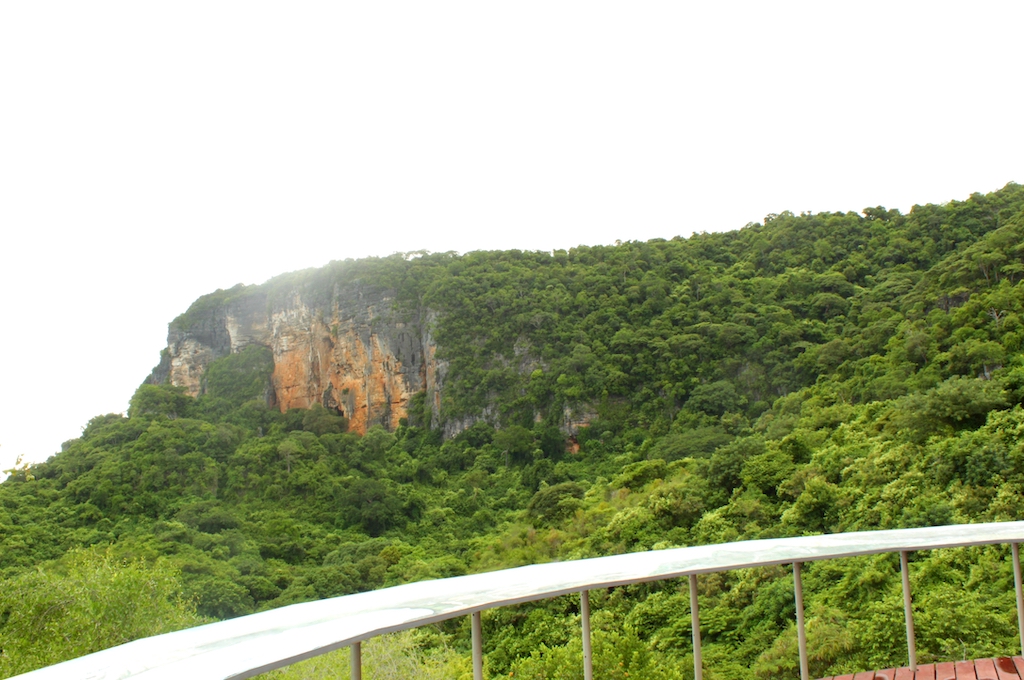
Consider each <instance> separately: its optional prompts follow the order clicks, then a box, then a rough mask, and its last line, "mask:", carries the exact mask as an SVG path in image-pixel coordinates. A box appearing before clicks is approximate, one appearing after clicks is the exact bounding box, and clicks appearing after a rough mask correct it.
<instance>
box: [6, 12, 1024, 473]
mask: <svg viewBox="0 0 1024 680" xmlns="http://www.w3.org/2000/svg"><path fill="white" fill-rule="evenodd" d="M1021 26H1024V3H1022V2H1019V1H1015V2H971V3H966V2H962V3H955V4H954V3H944V2H934V1H932V2H892V1H886V2H864V1H859V2H807V3H794V2H702V3H697V2H682V1H679V0H676V1H673V2H642V1H641V2H618V3H610V2H594V1H589V2H558V1H557V0H545V1H544V2H531V1H525V2H524V1H516V2H505V3H496V2H482V1H479V0H478V1H476V2H444V1H430V2H387V1H380V2H376V1H375V2H358V3H356V2H338V1H333V2H301V1H296V2H277V3H269V2H258V1H255V2H254V1H252V0H247V1H246V2H217V1H216V0H202V1H201V2H193V1H184V2H182V1H176V2H162V3H156V2H143V1H141V0H130V1H124V2H106V1H103V0H91V1H90V2H79V1H76V2H50V1H48V0H5V1H4V2H0V295H2V303H3V304H2V308H0V320H2V321H0V323H2V327H0V361H2V372H0V381H2V382H0V469H2V468H3V467H8V466H9V464H10V463H12V462H13V461H14V459H15V457H16V456H17V455H18V454H24V455H25V457H26V459H29V460H43V459H45V458H46V457H48V456H49V455H51V454H52V453H53V452H55V451H57V450H58V449H59V447H60V443H61V442H62V441H64V440H67V439H70V438H72V437H75V436H77V435H79V434H80V432H81V428H82V426H83V425H84V424H85V423H86V422H87V421H88V420H89V418H91V417H92V416H94V415H98V414H102V413H108V412H120V411H123V410H124V409H125V408H126V407H127V403H128V399H129V398H130V396H131V394H132V393H133V392H134V390H135V388H136V387H137V386H138V384H139V383H140V382H141V381H142V379H143V378H145V376H146V375H147V374H148V373H149V370H150V369H151V368H152V366H153V365H154V364H156V362H157V360H158V358H159V357H158V355H159V351H160V349H161V348H162V347H163V346H164V345H165V339H166V324H167V322H168V321H170V320H171V319H172V318H173V317H174V316H176V315H177V314H179V313H181V312H182V311H184V310H185V309H186V308H187V307H188V306H189V304H190V303H191V302H192V301H193V300H194V299H195V298H196V297H198V296H199V295H201V294H203V293H207V292H210V291H213V290H215V289H217V288H225V287H229V286H232V285H234V284H235V283H239V282H243V283H260V282H262V281H264V280H266V279H268V278H270V277H271V276H273V275H275V274H279V273H282V272H285V271H291V270H295V269H300V268H305V267H310V266H318V265H322V264H325V263H327V262H329V261H330V260H333V259H344V258H346V257H363V256H367V255H387V254H390V253H393V252H395V251H410V250H418V249H427V250H431V251H447V250H456V251H460V252H465V251H469V250H478V249H494V248H520V249H539V250H550V249H552V248H567V247H572V246H574V245H579V244H602V243H612V242H614V241H615V240H616V239H621V240H630V239H641V240H642V239H649V238H654V237H663V238H669V237H672V236H674V235H689V234H690V233H692V232H694V231H722V230H729V229H737V228H740V227H742V226H743V225H744V224H746V223H748V222H751V221H756V220H760V219H762V218H763V217H764V216H765V215H766V214H767V213H771V212H781V211H783V210H792V211H794V212H800V211H803V210H812V211H823V210H855V211H859V210H861V209H863V208H865V207H868V206H875V205H884V206H886V207H890V208H899V209H901V210H904V211H907V210H909V209H910V208H911V206H913V205H914V204H915V203H927V202H945V201H948V200H951V199H964V198H966V197H967V196H968V195H970V194H971V193H972V192H974V191H992V190H995V189H998V188H999V187H1001V186H1003V185H1004V184H1006V183H1007V182H1008V181H1017V182H1024V172H1022V169H1024V141H1022V140H1024V133H1022V125H1021V120H1022V118H1021V116H1022V104H1024V88H1022V82H1024V78H1022V75H1021V73H1022V72H1021V65H1022V47H1021V36H1020V28H1021Z"/></svg>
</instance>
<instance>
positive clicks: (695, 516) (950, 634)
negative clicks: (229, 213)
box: [0, 184, 1024, 680]
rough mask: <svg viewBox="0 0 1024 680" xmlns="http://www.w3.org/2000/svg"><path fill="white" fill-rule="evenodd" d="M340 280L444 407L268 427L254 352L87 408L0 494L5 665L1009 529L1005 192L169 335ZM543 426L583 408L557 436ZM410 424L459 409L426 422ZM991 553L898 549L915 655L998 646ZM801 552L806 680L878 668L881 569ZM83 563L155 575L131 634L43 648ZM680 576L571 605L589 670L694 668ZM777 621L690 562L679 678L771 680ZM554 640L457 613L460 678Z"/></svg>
mask: <svg viewBox="0 0 1024 680" xmlns="http://www.w3.org/2000/svg"><path fill="white" fill-rule="evenodd" d="M352 282H359V284H360V285H362V286H367V287H371V288H376V289H380V290H387V291H390V293H391V294H393V296H394V299H395V300H396V304H397V307H396V309H397V310H398V313H405V312H408V313H410V314H411V313H413V312H414V311H416V312H421V311H422V310H427V309H429V310H431V311H432V312H433V313H436V316H435V317H434V318H435V321H434V327H433V328H432V333H433V337H434V338H435V339H436V342H437V347H438V350H437V351H438V355H439V356H440V357H441V358H442V359H443V360H444V361H446V362H447V365H448V367H449V368H448V377H447V382H446V387H445V391H444V393H443V398H442V401H441V403H440V412H439V413H433V412H432V408H434V407H433V406H432V405H431V404H430V403H429V402H428V400H427V399H426V398H425V396H424V395H419V396H418V397H417V398H414V399H413V402H412V404H411V407H410V409H409V413H408V417H407V418H405V419H403V420H402V422H401V425H400V426H399V427H398V428H397V429H396V430H394V431H391V432H389V431H387V430H385V429H383V428H381V427H379V426H375V427H372V428H370V429H369V430H368V431H367V432H366V434H365V435H363V436H359V435H356V434H353V433H350V432H347V431H346V430H347V421H346V419H345V418H343V417H341V416H339V415H337V414H336V413H335V412H332V411H331V410H330V409H325V408H323V407H322V406H319V405H316V406H314V407H313V408H311V409H302V410H300V409H292V410H289V411H287V412H285V413H281V412H279V411H278V410H277V409H275V408H271V407H269V406H268V405H267V403H266V399H265V394H266V385H267V382H268V379H269V376H270V372H271V371H272V370H273V357H272V356H270V352H269V350H267V349H264V348H261V347H256V346H251V347H247V348H245V349H243V350H242V351H240V352H236V353H233V354H230V355H229V356H225V357H222V358H219V359H217V360H216V361H214V362H213V363H212V364H211V365H210V367H209V369H208V371H207V374H206V377H205V380H206V382H205V386H206V387H205V393H204V394H202V395H201V396H200V397H198V398H192V397H190V396H188V395H186V394H185V393H184V392H183V391H182V390H181V389H179V388H175V387H173V386H170V385H154V384H145V385H143V386H142V387H140V389H139V390H138V391H137V392H136V394H135V396H134V397H133V398H132V401H131V407H130V409H129V412H128V415H127V416H121V415H116V414H110V415H103V416H98V417H96V418H94V419H93V420H91V421H90V422H89V423H88V424H87V426H86V427H85V429H84V431H83V433H82V436H81V437H80V438H78V439H75V440H72V441H70V442H68V443H67V444H66V445H65V446H64V448H63V450H62V451H61V452H60V453H59V454H57V455H55V456H54V457H53V458H51V459H50V460H49V461H47V462H46V463H42V464H39V465H34V466H31V467H28V468H24V469H19V470H16V471H15V472H14V474H13V475H12V476H11V477H10V478H9V479H8V480H7V481H6V482H4V483H3V484H0V577H2V578H3V584H2V585H0V648H2V652H0V675H2V676H3V677H6V676H7V675H10V674H12V673H16V672H20V671H24V670H27V669H30V668H34V667H36V666H39V665H43V664H45V663H52V662H53V661H55V660H57V659H59V658H63V657H61V654H62V653H63V654H65V655H66V654H68V653H72V654H74V653H84V652H85V651H89V650H90V649H96V648H99V647H101V646H103V645H109V644H116V643H118V642H120V641H122V640H124V639H131V637H133V636H137V635H144V634H151V633H153V632H158V631H161V630H167V629H170V628H173V627H174V626H181V625H187V624H189V623H190V622H195V621H200V620H205V619H208V618H224V617H232V616H238V615H241V614H246V613H250V612H254V611H258V610H261V609H266V608H271V607H278V606H282V605H285V604H290V603H294V602H300V601H305V600H310V599H314V598H323V597H332V596H336V595H342V594H346V593H352V592H357V591H361V590H366V589H372V588H380V587H383V586H388V585H393V584H397V583H402V582H406V581H412V580H420V579H427V578H440V577H446V576H453V575H458V574H464V573H468V572H475V571H483V570H491V569H498V568H504V567H510V566H517V565H521V564H528V563H534V562H541V561H548V560H563V559H572V558H577V557H588V556H597V555H607V554H613V553H619V552H626V551H639V550H651V549H659V548H665V547H670V546H683V545H695V544H707V543H718V542H724V541H733V540H743V539H753V538H765V537H775V536H790V535H801V534H813V533H828V532H838V531H852V530H867V529H883V528H899V527H914V526H927V525H939V524H948V523H970V522H982V521H1000V520H1011V519H1013V520H1016V519H1024V410H1022V402H1024V356H1022V344H1024V324H1022V317H1024V187H1021V186H1019V185H1016V184H1009V185H1007V186H1006V187H1004V188H1003V189H1001V190H999V191H996V192H993V193H991V194H987V195H981V194H975V195H973V196H971V197H970V198H969V199H968V200H966V201H962V202H952V203H949V204H946V205H926V206H916V207H915V208H914V209H913V210H912V211H911V212H910V214H908V215H902V214H900V213H899V212H897V211H892V210H885V209H884V208H870V209H866V210H865V211H864V212H863V213H862V214H854V213H820V214H803V215H793V214H789V213H783V214H780V215H771V216H769V217H767V218H766V219H765V221H764V223H763V224H751V225H748V226H747V227H746V228H744V229H741V230H739V231H735V232H730V233H724V234H696V235H694V236H692V237H691V238H688V239H682V238H678V239H672V240H655V241H649V242H646V243H639V242H627V243H622V244H621V245H615V246H598V247H582V246H581V247H579V248H575V249H572V250H570V251H568V252H565V251H555V252H553V253H538V252H520V251H505V252H474V253H469V254H467V255H461V256H460V255H455V254H450V253H441V254H429V253H416V254H407V255H395V256H392V257H388V258H379V259H367V260H359V261H345V262H335V263H332V264H330V265H328V266H327V267H325V268H323V269H318V270H311V271H305V272H297V273H293V274H287V275H284V276H281V277H278V278H276V279H273V280H271V281H269V282H267V283H266V284H263V286H259V287H238V288H235V289H231V290H229V291H218V292H217V293H214V294H212V295H210V296H207V297H205V298H201V299H200V300H199V301H197V302H196V304H195V305H193V308H192V309H190V310H189V311H188V312H186V314H185V315H183V316H182V317H180V318H179V319H177V320H175V322H174V323H175V324H179V325H184V324H186V323H187V322H188V321H189V315H192V316H193V317H194V316H195V315H198V314H201V313H202V312H203V310H204V309H206V308H209V307H210V306H212V305H217V304H223V303H224V302H225V301H226V300H228V299H229V298H231V297H232V296H235V297H237V296H242V295H248V294H251V293H252V292H253V291H254V290H257V289H258V291H259V292H260V293H261V294H265V295H266V296H267V297H268V299H271V300H273V299H274V297H275V296H284V295H287V294H288V293H289V291H293V290H296V289H299V290H303V291H306V293H307V294H310V295H313V296H315V295H316V294H318V291H330V290H331V289H332V288H335V287H337V286H341V285H345V284H349V283H352ZM569 413H571V414H577V415H578V414H582V416H581V417H580V420H581V421H583V423H584V424H582V425H580V426H578V427H573V428H571V429H567V428H566V419H567V415H566V414H569ZM438 422H441V423H445V422H449V423H450V422H465V423H475V424H473V425H472V426H470V427H468V429H465V430H463V431H461V432H460V433H459V434H458V435H457V436H454V437H451V438H445V436H444V434H443V431H442V429H441V428H440V427H433V428H432V427H431V424H432V423H435V424H436V423H438ZM1007 552H1008V548H1007V549H1004V548H1002V547H992V548H985V549H958V550H944V551H936V552H934V553H928V554H921V555H915V556H914V557H913V561H912V564H911V567H912V580H913V581H914V592H915V598H916V600H915V606H916V608H917V611H918V616H919V620H918V622H917V623H918V649H919V658H921V659H923V660H927V659H933V658H943V659H952V658H959V657H960V656H961V655H962V654H966V655H967V656H968V657H970V656H971V655H975V656H981V655H991V654H996V653H1008V652H1012V651H1014V650H1016V647H1015V645H1016V644H1017V643H1016V642H1015V640H1016V624H1015V610H1014V605H1013V586H1012V574H1011V571H1010V568H1009V564H1008V561H1007V559H1006V553H1007ZM805 569H806V571H805V576H804V583H805V588H806V589H807V612H808V619H809V636H810V646H811V654H812V668H811V670H812V673H813V674H815V677H819V676H821V675H824V674H826V673H838V672H841V671H848V670H863V669H865V668H869V667H871V668H881V667H887V666H892V665H894V664H895V665H899V663H900V662H901V660H903V659H904V655H905V647H904V646H903V643H902V640H904V635H905V633H904V631H903V628H902V626H903V621H902V610H901V605H900V603H901V600H900V590H899V571H898V558H897V557H896V556H893V555H887V556H879V557H871V558H857V559H850V560H843V561H833V562H827V563H814V564H812V565H808V566H807V567H806V568H805ZM93 573H95V574H105V576H103V578H119V577H123V578H141V577H140V576H138V574H142V573H146V574H150V575H151V576H152V577H153V579H154V580H153V581H152V582H153V583H156V584H157V586H159V587H155V589H154V590H153V591H152V593H151V594H150V595H148V596H147V599H145V602H142V603H139V602H135V603H133V604H132V605H131V609H132V610H133V611H137V612H138V613H139V615H138V617H137V618H140V619H148V620H145V621H143V622H142V623H138V622H136V623H133V624H132V625H131V626H129V625H128V624H127V623H126V624H125V626H124V628H123V629H120V630H115V631H111V632H110V633H108V634H107V633H105V634H104V635H103V636H97V638H96V639H90V640H87V641H85V642H83V643H82V644H81V645H79V644H77V643H76V645H74V646H71V645H68V646H66V648H65V649H64V650H63V651H62V650H61V649H55V648H57V647H60V645H58V644H57V643H56V642H54V639H55V636H58V635H60V633H59V632H58V631H61V630H64V631H66V630H70V629H72V628H73V626H72V622H73V621H75V620H78V619H76V617H79V618H80V617H81V616H82V614H81V613H80V611H81V608H82V607H84V608H85V609H84V610H86V611H99V610H98V609H96V607H97V606H98V605H96V604H95V603H92V602H91V600H89V598H90V597H99V596H97V595H95V593H101V596H102V598H106V599H104V602H107V604H108V605H109V606H123V604H124V603H118V602H117V601H116V600H117V597H118V596H117V592H118V589H117V588H112V589H106V590H103V589H93V590H92V591H90V588H88V587H86V586H82V585H81V583H83V582H85V583H87V582H88V581H89V579H100V580H102V579H101V577H100V576H90V574H93ZM83 574H84V576H83ZM133 575H134V576H133ZM76 579H77V580H76ZM684 590H685V584H680V583H676V582H671V581H670V582H664V583H656V584H646V585H639V586H633V587H625V588H617V589H614V590H613V591H611V592H607V593H593V594H592V598H593V606H594V609H595V621H594V623H595V627H596V631H595V644H596V650H597V651H596V653H597V657H596V658H597V663H598V665H599V666H600V671H599V673H600V677H602V678H624V677H640V678H652V679H655V680H657V679H659V678H690V677H692V660H691V658H690V656H689V655H690V630H689V625H690V623H689V621H690V619H689V615H688V611H689V609H688V595H687V594H686V592H684ZM90 592H92V594H90ZM83 602H84V604H83ZM29 604H31V607H30V606H29ZM104 606H107V605H104ZM90 607H92V609H91V610H90V609H89V608H90ZM793 611H794V605H793V598H792V577H791V575H789V574H788V572H787V570H786V569H784V568H781V567H770V568H764V569H755V570H747V571H739V572H732V573H728V574H721V575H710V576H707V577H702V579H701V618H702V624H703V626H704V629H703V630H702V633H703V635H704V641H705V649H704V658H705V665H706V667H707V668H708V672H707V674H706V676H705V677H708V678H747V677H750V675H751V671H749V670H748V669H750V668H752V669H753V674H754V675H755V676H756V677H763V678H768V677H785V676H786V675H787V674H788V675H791V676H792V675H795V674H796V671H795V667H796V654H795V651H794V650H795V645H796V635H795V631H794V628H793V625H792V620H793ZM578 625H579V622H578V612H577V602H576V601H574V600H572V599H570V598H560V599H556V600H553V601H550V602H545V603H539V604H534V605H523V606H519V607H512V608H504V609H500V610H496V611H491V612H486V613H485V614H484V632H485V653H486V654H487V663H488V672H489V673H490V674H491V675H492V676H493V677H497V676H503V677H509V676H510V675H512V676H514V677H529V678H534V677H536V678H544V677H556V675H554V672H555V670H557V669H560V668H561V672H563V673H564V672H566V670H565V669H566V668H568V667H569V665H570V664H569V662H568V661H566V660H567V659H574V658H575V656H574V655H578V654H579V642H578V639H577V635H578ZM91 634H92V633H90V635H91ZM402 640H403V643H402V644H405V645H406V646H407V648H406V649H405V651H404V652H403V653H406V654H407V655H410V658H413V657H415V659H414V661H415V660H416V659H418V660H419V661H416V662H417V663H419V662H422V663H424V664H426V663H428V661H430V660H431V659H432V658H433V659H434V661H437V659H440V658H443V659H444V660H446V661H445V663H449V662H450V663H451V664H452V668H456V667H458V668H461V669H462V670H464V668H462V667H461V666H460V665H459V664H460V662H459V661H458V659H457V658H456V657H457V656H458V655H453V654H452V652H451V650H452V648H454V649H456V650H459V649H463V648H464V647H465V646H466V645H467V643H468V630H467V629H465V627H464V626H463V624H461V623H458V622H452V623H449V624H448V625H446V626H442V627H440V628H438V629H434V630H432V631H429V632H428V633H427V634H425V635H423V636H420V637H410V636H405V637H404V638H402ZM68 650H70V651H68ZM571 665H572V666H573V668H575V662H573V663H572V664H571ZM459 672H461V671H459ZM452 673H455V671H452ZM557 677H569V676H567V675H558V676H557Z"/></svg>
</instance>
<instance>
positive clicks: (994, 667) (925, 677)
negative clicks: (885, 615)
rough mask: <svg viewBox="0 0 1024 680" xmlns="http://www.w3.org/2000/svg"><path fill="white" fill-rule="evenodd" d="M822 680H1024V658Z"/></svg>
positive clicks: (959, 662) (953, 663)
mask: <svg viewBox="0 0 1024 680" xmlns="http://www.w3.org/2000/svg"><path fill="white" fill-rule="evenodd" d="M822 680H1024V658H1021V657H1019V656H1015V657H1012V658H1011V657H1005V656H1004V657H1001V658H998V659H977V660H975V661H950V662H947V663H930V664H925V665H922V666H918V667H917V673H914V672H913V671H911V670H910V669H909V668H889V669H887V670H884V671H864V672H863V673H852V674H848V675H835V676H829V677H827V678H822Z"/></svg>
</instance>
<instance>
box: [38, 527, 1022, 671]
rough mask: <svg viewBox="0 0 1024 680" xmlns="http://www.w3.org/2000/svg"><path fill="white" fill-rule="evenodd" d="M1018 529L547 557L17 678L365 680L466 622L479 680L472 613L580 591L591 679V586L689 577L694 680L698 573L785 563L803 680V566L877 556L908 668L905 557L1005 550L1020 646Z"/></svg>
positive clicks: (127, 648) (258, 617) (129, 647)
mask: <svg viewBox="0 0 1024 680" xmlns="http://www.w3.org/2000/svg"><path fill="white" fill-rule="evenodd" d="M1021 542H1024V522H1002V523H992V524H967V525H955V526H944V527H927V528H921V529H898V530H891V531H866V532H855V533H845V534H826V535H821V536H801V537H796V538H777V539H766V540H757V541H741V542H736V543H722V544H717V545H706V546H694V547H690V548H673V549H670V550H657V551H651V552H643V553H629V554H625V555H613V556H609V557H598V558H593V559H586V560H575V561H571V562H554V563H549V564H539V565H531V566H527V567H517V568H515V569H505V570H501V571H495V572H489V573H483V574H471V575H468V576H458V577H455V578H448V579H440V580H436V581H421V582H418V583H409V584H405V585H401V586H395V587H393V588H384V589H381V590H375V591H370V592H366V593H358V594H355V595H346V596H343V597H336V598H331V599H328V600H320V601H317V602H306V603H303V604H296V605H291V606H288V607H282V608H280V609H275V610H271V611H267V612H261V613H259V614H251V615H249V616H242V617H239V618H237V619H230V620H228V621H220V622H218V623H212V624H208V625H205V626H197V627H195V628H189V629H186V630H182V631H177V632H175V633H167V634H165V635H158V636H154V637H151V638H144V639H141V640H136V641H134V642H129V643H127V644H124V645H120V646H118V647H113V648H111V649H107V650H104V651H101V652H97V653H95V654H90V655H88V656H84V657H81V658H78V659H72V660H71V661H65V662H64V663H60V664H57V665H54V666H50V667H48V668H43V669H40V670H37V671H33V672H31V673H26V674H25V675H22V676H18V677H20V678H25V679H26V680H50V679H56V678H61V679H66V678H89V679H90V680H100V679H106V678H110V679H113V678H139V679H141V680H162V679H164V678H167V679H170V678H182V677H185V678H189V680H215V679H216V680H222V679H227V678H230V679H241V678H250V677H253V676H255V675H259V674H260V673H264V672H266V671H269V670H273V669H275V668H281V667H284V666H287V665H290V664H292V663H295V662H297V661H302V660H304V659H308V658H312V657H314V656H318V655H320V654H325V653H327V652H330V651H333V650H336V649H341V648H343V647H350V648H351V655H350V658H351V665H352V680H362V653H361V652H362V647H361V644H362V642H363V641H365V640H368V639H370V638H372V637H375V636H377V635H382V634H385V633H393V632H397V631H401V630H407V629H410V628H416V627H419V626H424V625H428V624H432V623H437V622H439V621H444V620H447V619H452V618H455V617H458V616H469V617H470V620H471V631H472V632H471V639H472V648H473V675H474V678H475V679H476V680H482V679H483V634H482V627H481V620H480V612H482V611H484V610H487V609H494V608H497V607H502V606H507V605H512V604H519V603H523V602H531V601H536V600H541V599H547V598H551V597H557V596H560V595H567V594H572V593H579V596H580V618H581V624H582V626H581V628H582V630H581V635H582V638H583V658H582V660H581V663H582V664H583V669H584V677H585V678H586V680H593V677H594V670H593V658H592V650H591V645H590V597H589V595H590V591H591V590H594V589H598V588H610V587H614V586H622V585H629V584H633V583H642V582H648V581H659V580H664V579H669V578H679V577H684V576H685V577H687V578H688V581H689V590H690V616H691V618H692V629H693V658H694V675H695V677H696V679H697V680H701V678H702V675H703V664H702V659H701V639H700V609H699V606H698V603H697V577H698V575H700V574H708V573H714V572H722V571H731V570H734V569H746V568H750V567H763V566H771V565H780V564H791V565H792V567H793V584H794V597H795V601H796V626H797V639H798V646H799V654H800V675H801V678H803V680H809V676H808V672H809V671H808V658H807V636H806V631H805V621H804V606H803V583H802V578H801V567H802V565H803V564H804V563H805V562H813V561H818V560H826V559H838V558H843V557H855V556H860V555H876V554H881V553H891V552H898V553H900V570H901V576H902V584H903V586H902V587H903V605H904V615H905V617H906V627H907V656H908V662H909V666H910V668H911V669H916V666H917V652H916V645H915V633H914V618H913V608H912V598H911V592H910V578H909V571H908V567H907V555H908V554H909V553H910V552H914V551H918V550H933V549H936V548H955V547H966V546H978V545H992V544H1005V543H1009V544H1010V546H1011V554H1012V559H1013V573H1014V583H1015V590H1016V601H1017V617H1018V625H1019V629H1020V638H1021V645H1022V650H1024V599H1022V590H1021V568H1020V550H1019V545H1018V544H1019V543H1021Z"/></svg>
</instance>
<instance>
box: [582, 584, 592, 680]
mask: <svg viewBox="0 0 1024 680" xmlns="http://www.w3.org/2000/svg"><path fill="white" fill-rule="evenodd" d="M580 619H582V622H583V680H594V652H593V650H592V649H591V648H590V591H589V590H582V591H580Z"/></svg>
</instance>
